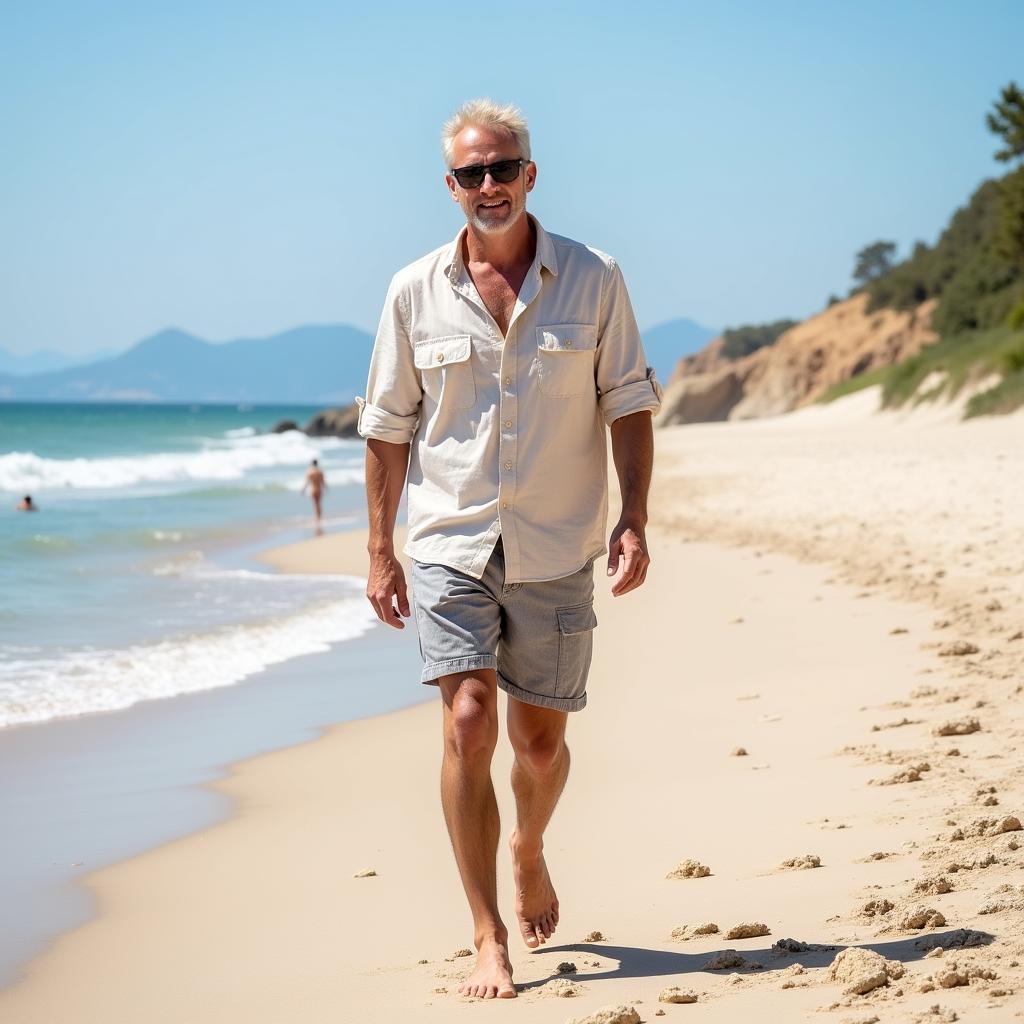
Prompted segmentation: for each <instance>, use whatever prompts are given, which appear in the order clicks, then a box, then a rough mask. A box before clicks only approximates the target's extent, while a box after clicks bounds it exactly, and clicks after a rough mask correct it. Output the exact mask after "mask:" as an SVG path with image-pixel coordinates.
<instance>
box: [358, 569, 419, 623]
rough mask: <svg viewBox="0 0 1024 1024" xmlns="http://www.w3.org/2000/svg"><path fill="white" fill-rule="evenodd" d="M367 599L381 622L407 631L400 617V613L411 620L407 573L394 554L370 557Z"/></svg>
mask: <svg viewBox="0 0 1024 1024" xmlns="http://www.w3.org/2000/svg"><path fill="white" fill-rule="evenodd" d="M366 597H367V599H368V600H369V602H370V604H372V605H373V610H374V611H375V612H376V613H377V618H378V619H380V621H381V622H386V623H387V624H388V625H389V626H394V627H395V629H405V623H404V622H403V621H402V620H401V619H400V618H399V617H398V613H399V612H400V613H401V614H402V616H404V617H405V618H409V616H410V615H411V614H412V611H411V609H410V608H409V598H408V596H407V594H406V589H405V571H404V570H403V569H402V565H401V563H400V562H399V561H398V559H397V558H396V557H395V555H394V554H393V553H391V554H383V553H381V554H375V555H371V556H370V574H369V576H368V578H367V580H366ZM396 601H397V606H398V607H397V610H396V608H395V604H396Z"/></svg>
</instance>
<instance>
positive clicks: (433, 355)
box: [412, 334, 476, 409]
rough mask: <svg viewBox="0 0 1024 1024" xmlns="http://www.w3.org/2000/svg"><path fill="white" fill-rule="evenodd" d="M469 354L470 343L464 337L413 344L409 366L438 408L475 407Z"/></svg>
mask: <svg viewBox="0 0 1024 1024" xmlns="http://www.w3.org/2000/svg"><path fill="white" fill-rule="evenodd" d="M472 353H473V341H472V338H471V337H470V335H468V334H449V335H446V336H445V337H443V338H427V339H425V340H424V341H418V342H416V343H415V344H414V345H413V350H412V358H413V363H414V365H415V366H416V369H417V370H419V371H420V378H421V380H422V381H423V390H424V391H425V392H426V393H427V394H428V395H429V396H430V397H431V398H432V399H433V400H434V401H435V402H436V403H437V404H438V405H443V406H444V407H446V408H450V409H470V408H472V407H473V406H474V405H475V404H476V382H475V381H474V380H473V360H472V358H471V356H472Z"/></svg>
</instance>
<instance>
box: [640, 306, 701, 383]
mask: <svg viewBox="0 0 1024 1024" xmlns="http://www.w3.org/2000/svg"><path fill="white" fill-rule="evenodd" d="M642 333H643V339H644V352H645V353H646V354H647V362H648V364H649V365H650V366H653V367H654V369H655V371H657V374H658V380H660V381H661V383H662V384H666V383H667V382H668V379H669V377H671V376H672V371H673V370H674V369H675V368H676V363H678V362H679V360H680V359H682V358H683V357H684V356H689V355H693V353H694V352H699V351H700V350H701V349H702V348H703V347H704V346H705V345H706V344H707V343H708V342H709V341H711V339H712V338H715V337H717V336H718V335H719V334H720V333H721V332H720V331H715V330H712V329H711V328H710V327H704V326H703V325H702V324H698V323H695V322H694V321H693V320H686V319H684V318H679V319H676V320H668V321H666V322H665V323H663V324H657V325H656V326H654V327H648V328H647V330H646V331H644V332H642Z"/></svg>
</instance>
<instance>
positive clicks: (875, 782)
mask: <svg viewBox="0 0 1024 1024" xmlns="http://www.w3.org/2000/svg"><path fill="white" fill-rule="evenodd" d="M931 767H932V766H931V765H930V764H928V762H927V761H925V762H923V763H922V764H914V765H909V766H908V767H906V768H901V769H900V770H899V771H898V772H896V773H895V774H894V775H890V776H889V777H888V778H887V779H872V780H871V782H870V783H869V785H872V786H898V785H900V784H901V783H904V782H920V781H921V773H922V772H928V771H931Z"/></svg>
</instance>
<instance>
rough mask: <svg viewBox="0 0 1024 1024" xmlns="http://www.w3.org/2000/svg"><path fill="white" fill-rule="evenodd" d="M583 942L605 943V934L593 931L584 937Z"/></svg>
mask: <svg viewBox="0 0 1024 1024" xmlns="http://www.w3.org/2000/svg"><path fill="white" fill-rule="evenodd" d="M582 941H583V942H604V932H599V931H596V930H595V931H592V932H587V934H586V935H584V936H583V939H582Z"/></svg>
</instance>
